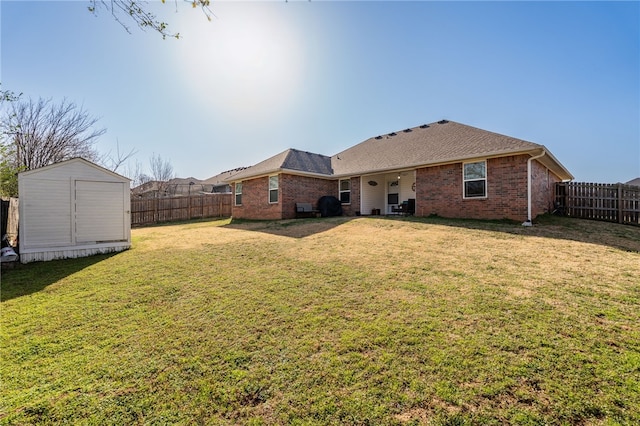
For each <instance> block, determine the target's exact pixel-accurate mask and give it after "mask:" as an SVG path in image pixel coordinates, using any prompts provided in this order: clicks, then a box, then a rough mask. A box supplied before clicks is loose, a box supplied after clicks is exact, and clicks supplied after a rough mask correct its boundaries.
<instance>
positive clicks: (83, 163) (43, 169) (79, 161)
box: [19, 157, 131, 182]
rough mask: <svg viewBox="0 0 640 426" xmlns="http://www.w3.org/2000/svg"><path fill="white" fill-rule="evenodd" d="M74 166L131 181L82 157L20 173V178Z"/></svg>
mask: <svg viewBox="0 0 640 426" xmlns="http://www.w3.org/2000/svg"><path fill="white" fill-rule="evenodd" d="M73 164H77V165H80V166H81V167H88V168H90V169H95V170H97V171H99V172H100V173H105V174H108V175H110V176H111V177H114V178H116V179H118V180H122V181H123V182H129V181H131V179H129V178H128V177H126V176H122V175H119V174H118V173H115V172H112V171H111V170H109V169H105V168H104V167H102V166H99V165H97V164H95V163H92V162H91V161H89V160H85V159H84V158H82V157H74V158H70V159H68V160H63V161H60V162H58V163H53V164H49V165H48V166H44V167H39V168H37V169H32V170H26V171H24V172H20V173H19V176H31V175H37V174H40V173H43V172H45V173H46V172H48V171H50V170H52V169H57V168H60V167H69V166H71V165H73Z"/></svg>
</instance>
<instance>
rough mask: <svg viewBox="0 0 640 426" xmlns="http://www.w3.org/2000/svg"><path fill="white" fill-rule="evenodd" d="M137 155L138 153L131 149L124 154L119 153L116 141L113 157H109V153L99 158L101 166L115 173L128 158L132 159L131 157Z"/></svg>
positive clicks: (118, 144)
mask: <svg viewBox="0 0 640 426" xmlns="http://www.w3.org/2000/svg"><path fill="white" fill-rule="evenodd" d="M137 153H138V151H136V150H135V149H133V148H131V150H130V151H129V152H127V153H126V154H125V153H124V152H120V142H119V141H118V140H117V139H116V153H115V156H113V155H111V151H109V152H108V153H106V154H105V155H103V156H101V158H100V164H102V165H103V166H105V167H106V168H107V169H109V170H111V171H112V172H117V171H118V169H119V168H120V166H122V165H123V164H125V163H126V162H127V161H128V160H129V159H130V158H133V156H134V155H136V154H137Z"/></svg>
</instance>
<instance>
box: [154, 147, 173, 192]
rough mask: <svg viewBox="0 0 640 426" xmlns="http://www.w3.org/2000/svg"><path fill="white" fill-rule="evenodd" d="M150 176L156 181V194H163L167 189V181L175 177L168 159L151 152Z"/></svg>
mask: <svg viewBox="0 0 640 426" xmlns="http://www.w3.org/2000/svg"><path fill="white" fill-rule="evenodd" d="M149 166H150V170H151V177H152V179H153V180H155V181H156V182H158V194H164V193H165V192H166V189H167V182H168V181H169V180H171V179H173V178H174V177H175V174H174V173H173V166H172V165H171V163H170V162H169V160H163V159H162V157H160V155H156V154H153V155H152V156H151V158H149Z"/></svg>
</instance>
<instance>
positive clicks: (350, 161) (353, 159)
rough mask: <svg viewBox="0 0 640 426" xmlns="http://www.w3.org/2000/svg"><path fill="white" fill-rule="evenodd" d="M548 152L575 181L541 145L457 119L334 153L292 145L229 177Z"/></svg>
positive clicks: (562, 172) (553, 164) (551, 163)
mask: <svg viewBox="0 0 640 426" xmlns="http://www.w3.org/2000/svg"><path fill="white" fill-rule="evenodd" d="M542 152H545V153H546V155H545V157H544V158H543V159H541V160H540V161H544V164H545V165H546V166H547V167H549V168H550V169H552V170H553V171H554V173H556V174H557V175H558V176H559V177H560V178H561V179H565V180H568V179H573V176H572V175H571V174H570V173H569V172H568V171H567V169H565V168H564V166H562V164H560V162H558V161H557V160H556V159H555V157H553V155H551V153H550V152H549V151H548V150H547V149H546V148H545V147H544V146H543V145H540V144H537V143H533V142H528V141H525V140H522V139H518V138H513V137H510V136H505V135H501V134H499V133H494V132H490V131H487V130H482V129H478V128H476V127H472V126H467V125H465V124H460V123H456V122H454V121H448V120H441V121H438V122H436V123H431V124H424V125H422V126H418V127H413V128H410V129H405V130H402V131H398V132H392V133H389V134H386V135H380V136H375V137H372V138H369V139H367V140H365V141H363V142H361V143H359V144H357V145H354V146H352V147H351V148H348V149H346V150H344V151H342V152H340V153H338V154H336V155H334V156H332V157H327V156H324V155H320V154H313V153H310V152H305V151H298V150H295V149H288V150H286V151H283V152H281V153H280V154H277V155H275V156H273V157H271V158H269V159H267V160H264V161H262V162H261V163H258V164H256V165H255V166H252V167H249V168H247V169H244V170H242V171H240V172H238V173H236V174H233V175H231V176H230V177H229V178H228V179H227V180H228V181H229V182H231V181H238V180H242V179H247V178H252V177H257V176H263V175H267V174H271V173H278V172H280V171H284V170H289V171H298V172H301V173H313V174H319V175H326V176H327V177H343V176H356V175H362V174H370V173H378V172H384V171H390V170H398V169H403V168H415V167H425V166H431V165H436V164H444V163H451V162H460V161H465V160H472V159H480V158H490V157H500V156H507V155H517V154H531V155H533V154H539V153H542Z"/></svg>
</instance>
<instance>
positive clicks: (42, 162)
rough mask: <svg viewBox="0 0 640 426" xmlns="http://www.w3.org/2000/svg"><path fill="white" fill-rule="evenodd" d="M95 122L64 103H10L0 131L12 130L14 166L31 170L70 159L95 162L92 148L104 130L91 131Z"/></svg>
mask: <svg viewBox="0 0 640 426" xmlns="http://www.w3.org/2000/svg"><path fill="white" fill-rule="evenodd" d="M97 122H98V119H97V118H94V117H91V116H90V115H89V114H88V113H87V112H86V111H85V110H83V109H82V108H81V107H78V106H77V105H76V104H74V103H72V102H68V101H67V100H66V99H65V100H63V101H62V102H61V103H60V104H54V103H53V102H52V101H51V100H50V99H49V100H44V99H42V98H40V99H38V101H36V102H34V101H33V100H31V99H29V100H28V101H22V102H13V103H12V105H11V109H10V111H9V113H8V114H5V117H3V120H2V127H3V129H2V130H3V131H5V129H12V131H11V135H10V136H9V140H10V143H12V144H13V146H14V148H15V158H14V163H15V166H16V167H18V168H20V169H21V170H31V169H35V168H38V167H43V166H47V165H49V164H53V163H57V162H60V161H63V160H67V159H69V158H73V157H82V158H85V159H87V160H89V161H94V162H95V161H97V160H98V159H99V155H98V151H97V150H96V149H95V148H94V144H95V143H96V142H97V140H98V138H99V137H100V136H102V135H103V134H104V133H105V132H106V129H103V128H95V125H96V123H97Z"/></svg>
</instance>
